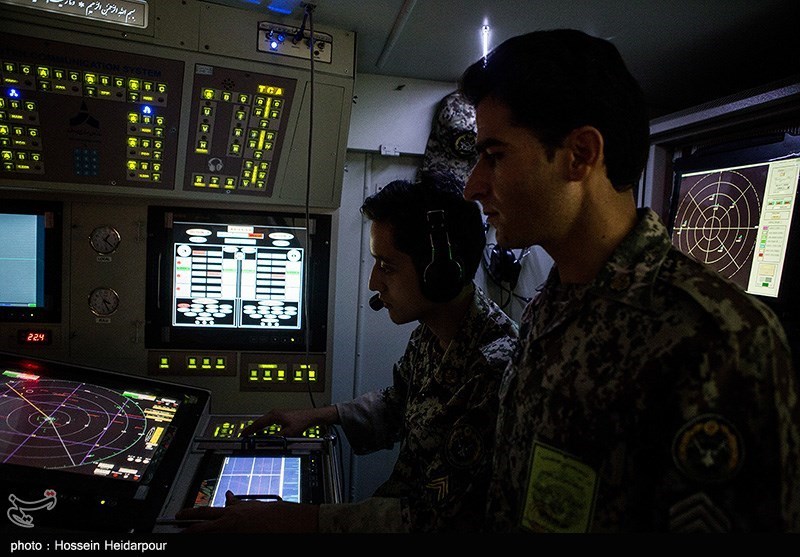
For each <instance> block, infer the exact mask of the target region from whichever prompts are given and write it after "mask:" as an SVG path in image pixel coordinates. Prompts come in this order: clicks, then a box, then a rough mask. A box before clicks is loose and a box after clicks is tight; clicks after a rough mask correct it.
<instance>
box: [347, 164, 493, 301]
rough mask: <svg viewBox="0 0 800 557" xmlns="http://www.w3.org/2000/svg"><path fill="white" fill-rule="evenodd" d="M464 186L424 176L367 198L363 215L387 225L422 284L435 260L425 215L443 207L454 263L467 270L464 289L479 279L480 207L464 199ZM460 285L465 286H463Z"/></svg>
mask: <svg viewBox="0 0 800 557" xmlns="http://www.w3.org/2000/svg"><path fill="white" fill-rule="evenodd" d="M463 192H464V182H463V181H462V180H460V179H459V178H457V177H455V176H453V175H452V174H449V173H444V172H423V173H421V174H420V176H419V178H418V179H417V180H416V181H410V180H394V181H392V182H390V183H388V184H387V185H386V186H384V187H383V188H382V189H381V190H379V191H378V192H376V193H374V194H373V195H371V196H369V197H367V198H366V199H365V200H364V203H363V204H362V205H361V213H362V214H363V215H364V216H365V217H367V218H368V219H369V220H372V221H378V222H386V223H389V224H390V225H391V227H392V230H393V232H394V245H395V247H396V248H397V249H398V250H399V251H402V252H403V253H407V254H409V255H410V256H411V259H412V261H413V262H414V267H415V269H416V271H417V276H418V277H419V279H420V281H421V280H422V276H423V273H424V271H425V267H427V266H428V264H429V263H430V262H431V240H430V226H429V224H428V220H427V213H428V211H431V210H437V209H443V210H444V212H445V222H446V226H447V233H448V236H449V239H450V245H451V249H452V255H453V259H455V260H456V261H458V263H459V264H460V265H461V269H462V271H463V285H466V284H468V283H469V282H470V281H472V279H473V278H474V277H475V273H476V272H477V270H478V266H479V265H480V262H481V258H482V257H483V251H484V248H485V247H486V230H485V227H484V224H483V219H482V217H481V209H480V206H479V205H478V204H477V203H475V202H474V201H468V200H467V199H464V193H463ZM463 285H462V286H463Z"/></svg>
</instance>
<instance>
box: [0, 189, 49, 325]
mask: <svg viewBox="0 0 800 557" xmlns="http://www.w3.org/2000/svg"><path fill="white" fill-rule="evenodd" d="M62 222H63V208H62V204H61V203H60V202H50V201H37V200H22V199H0V322H9V323H57V322H59V321H60V320H61V251H62V245H61V242H62V235H63V232H62Z"/></svg>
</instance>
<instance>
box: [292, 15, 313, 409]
mask: <svg viewBox="0 0 800 557" xmlns="http://www.w3.org/2000/svg"><path fill="white" fill-rule="evenodd" d="M314 8H315V6H314V4H306V5H305V15H304V16H303V23H302V25H301V26H300V29H299V30H298V32H297V35H300V38H301V39H302V36H303V34H304V33H305V26H306V21H308V28H309V39H308V57H309V59H310V62H311V64H310V72H311V73H310V75H309V87H310V90H309V95H308V99H309V115H308V161H307V163H306V199H305V218H306V247H307V250H308V252H307V254H306V258H305V260H304V261H303V266H304V267H305V269H304V271H303V274H304V275H305V277H306V288H304V289H303V299H304V301H303V319H304V321H305V323H306V354H305V360H306V366H307V367H306V373H307V376H306V386H307V388H308V397H309V399H311V407H312V408H316V407H317V404H316V402H315V401H314V394H313V392H312V390H311V376H310V373H309V372H310V370H311V363H310V361H311V323H310V322H309V315H308V291H309V290H310V280H311V274H310V269H309V265H310V261H311V234H310V229H311V214H310V209H309V207H310V205H311V160H312V159H311V155H312V153H313V147H312V146H313V144H314V74H315V70H314V17H313V15H312V14H313V13H314ZM297 35H295V38H297ZM295 42H297V41H295Z"/></svg>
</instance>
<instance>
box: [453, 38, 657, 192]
mask: <svg viewBox="0 0 800 557" xmlns="http://www.w3.org/2000/svg"><path fill="white" fill-rule="evenodd" d="M459 90H460V91H461V92H462V93H463V94H464V96H465V97H466V98H467V99H468V100H469V101H470V102H471V103H472V104H473V105H475V106H477V105H478V104H479V103H480V101H482V100H483V99H484V98H486V97H488V96H491V97H492V98H494V99H497V100H498V101H500V102H502V103H503V104H505V105H506V106H508V108H509V109H510V111H511V117H512V119H513V123H514V124H515V125H519V126H522V127H525V128H527V129H529V130H530V131H531V132H532V133H533V134H534V136H536V137H537V138H538V139H539V140H540V141H541V142H542V144H543V145H544V146H545V148H546V149H547V150H548V152H549V153H550V154H551V155H552V153H553V152H554V150H555V148H557V147H559V146H561V145H562V143H563V140H564V138H565V137H566V136H567V135H568V134H569V133H570V132H571V131H572V130H574V129H576V128H579V127H580V126H584V125H590V126H594V127H595V128H597V129H598V130H599V131H600V133H601V134H602V135H603V139H604V143H605V149H604V154H605V161H606V168H607V172H608V178H609V180H610V181H611V183H612V184H613V185H614V187H615V188H616V189H617V190H619V191H624V190H627V189H630V188H631V187H633V186H635V185H637V183H638V181H639V178H640V177H641V174H642V171H643V170H644V166H645V164H646V162H647V154H648V150H649V147H650V145H649V133H650V124H649V118H648V110H647V104H646V102H645V97H644V93H643V92H642V89H641V87H640V86H639V84H638V83H637V81H636V79H635V78H634V77H633V76H632V75H631V73H630V72H629V71H628V68H627V67H626V65H625V62H624V61H623V59H622V56H621V55H620V53H619V51H618V50H617V48H616V47H615V46H614V45H613V44H612V43H611V42H609V41H607V40H604V39H600V38H597V37H593V36H591V35H587V34H586V33H584V32H582V31H577V30H574V29H554V30H547V31H534V32H532V33H527V34H524V35H519V36H517V37H513V38H511V39H508V40H506V41H505V42H503V43H502V44H500V45H499V46H497V47H496V48H495V49H494V50H492V51H491V52H490V53H489V54H488V55H487V56H486V57H485V58H481V59H480V60H478V61H477V62H475V63H474V64H472V65H471V66H470V67H469V68H467V70H466V71H465V72H464V73H463V75H462V76H461V79H460V82H459Z"/></svg>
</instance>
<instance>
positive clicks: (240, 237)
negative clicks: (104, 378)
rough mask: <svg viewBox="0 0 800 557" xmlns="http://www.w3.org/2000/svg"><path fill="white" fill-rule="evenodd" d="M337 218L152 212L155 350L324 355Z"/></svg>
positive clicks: (150, 292)
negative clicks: (332, 236) (333, 225)
mask: <svg viewBox="0 0 800 557" xmlns="http://www.w3.org/2000/svg"><path fill="white" fill-rule="evenodd" d="M330 231H331V221H330V216H329V215H311V216H309V218H308V219H307V218H306V216H305V215H302V214H298V213H281V212H277V211H268V212H258V211H236V212H233V211H224V210H215V209H207V208H203V209H198V208H175V207H151V208H150V210H149V212H148V240H147V242H148V243H147V255H148V258H147V261H148V273H149V275H148V280H147V306H146V325H145V339H146V344H147V346H148V348H181V349H183V348H197V347H202V348H214V349H233V350H248V349H249V350H259V351H269V350H275V351H282V352H303V351H305V350H306V349H309V350H312V351H324V350H325V345H326V342H327V333H326V328H327V314H328V308H327V306H328V282H329V277H328V274H329V260H330Z"/></svg>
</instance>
